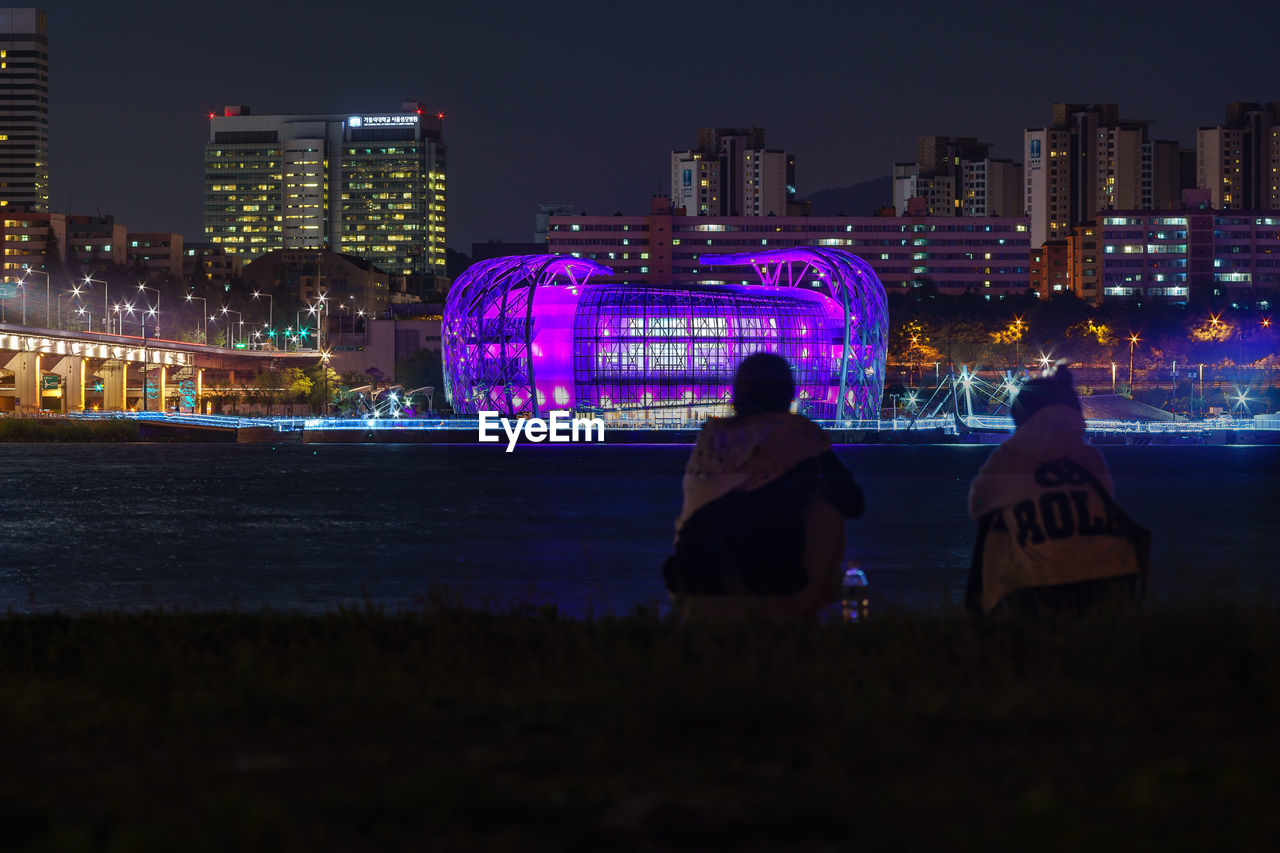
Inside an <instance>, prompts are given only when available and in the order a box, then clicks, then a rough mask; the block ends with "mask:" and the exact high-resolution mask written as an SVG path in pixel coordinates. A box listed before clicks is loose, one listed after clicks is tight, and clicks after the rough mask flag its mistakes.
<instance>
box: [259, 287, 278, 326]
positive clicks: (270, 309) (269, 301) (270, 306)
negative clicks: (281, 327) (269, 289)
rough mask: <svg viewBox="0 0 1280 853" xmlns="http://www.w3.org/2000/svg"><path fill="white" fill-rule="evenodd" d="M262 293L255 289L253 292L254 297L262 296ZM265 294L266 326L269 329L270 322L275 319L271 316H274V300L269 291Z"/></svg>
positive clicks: (273, 321) (272, 322)
mask: <svg viewBox="0 0 1280 853" xmlns="http://www.w3.org/2000/svg"><path fill="white" fill-rule="evenodd" d="M262 295H264V294H261V293H259V292H258V291H256V290H255V291H254V292H253V298H254V299H257V298H258V297H259V296H262ZM265 295H266V297H267V328H268V329H269V328H271V326H272V324H274V323H275V320H274V319H273V318H274V317H275V311H276V307H275V306H276V300H275V298H274V297H273V296H272V295H271V294H270V293H268V294H265Z"/></svg>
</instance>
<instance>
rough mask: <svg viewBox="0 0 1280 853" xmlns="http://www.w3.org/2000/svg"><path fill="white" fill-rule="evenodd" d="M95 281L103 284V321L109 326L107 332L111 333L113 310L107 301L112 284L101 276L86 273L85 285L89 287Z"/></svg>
mask: <svg viewBox="0 0 1280 853" xmlns="http://www.w3.org/2000/svg"><path fill="white" fill-rule="evenodd" d="M95 281H96V282H97V283H98V284H100V285H102V323H103V325H104V326H106V327H107V332H108V333H110V331H111V327H110V321H111V311H110V309H109V308H108V307H107V302H108V294H109V293H110V292H111V288H110V286H109V285H108V284H107V283H106V282H105V281H103V280H102V279H100V278H94V277H93V276H90V275H86V276H85V277H84V286H85V287H88V286H89V285H90V284H91V283H92V282H95ZM90 322H91V323H92V321H90Z"/></svg>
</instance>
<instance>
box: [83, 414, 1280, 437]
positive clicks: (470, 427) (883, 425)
mask: <svg viewBox="0 0 1280 853" xmlns="http://www.w3.org/2000/svg"><path fill="white" fill-rule="evenodd" d="M68 417H71V418H77V419H86V420H110V419H115V418H128V419H130V420H136V421H145V422H148V423H167V424H174V425H178V426H200V427H214V428H219V429H245V428H253V427H267V428H269V429H272V430H275V431H276V432H281V433H288V432H301V431H304V430H306V431H312V430H325V431H330V430H348V431H352V430H356V431H368V430H407V431H443V430H451V431H464V430H465V431H478V430H479V428H480V421H479V419H478V418H316V417H310V418H266V417H238V416H234V415H196V414H175V413H172V412H71V413H69V414H68ZM963 421H964V425H965V426H966V427H968V428H969V429H970V430H983V431H988V432H1010V433H1011V432H1013V418H1010V417H1008V416H997V415H971V416H968V417H965V418H964V419H963ZM815 422H816V423H817V424H819V425H820V426H822V427H823V428H825V429H829V430H845V431H854V432H927V431H934V430H940V431H941V432H943V433H944V434H946V435H955V434H956V432H957V429H956V421H955V418H954V417H953V416H952V415H944V416H942V417H937V418H919V419H916V420H914V421H913V420H911V419H910V418H906V417H898V418H896V419H893V418H881V419H872V418H861V419H858V418H842V419H838V420H836V419H826V420H817V421H815ZM605 425H606V428H607V429H626V430H638V431H651V430H675V431H688V432H696V431H697V430H699V429H701V428H702V423H701V422H697V421H685V420H674V419H673V420H665V421H664V420H644V421H641V420H637V421H622V422H617V421H609V420H606V421H605ZM490 428H491V429H492V428H493V425H492V422H491V424H490ZM1085 430H1086V431H1087V432H1091V433H1144V434H1148V435H1151V434H1158V435H1167V434H1175V435H1176V434H1199V433H1214V432H1240V431H1245V432H1267V431H1272V432H1280V418H1277V417H1269V416H1263V417H1258V418H1250V419H1233V420H1227V419H1225V418H1223V419H1218V420H1207V421H1125V420H1101V419H1095V420H1086V421H1085Z"/></svg>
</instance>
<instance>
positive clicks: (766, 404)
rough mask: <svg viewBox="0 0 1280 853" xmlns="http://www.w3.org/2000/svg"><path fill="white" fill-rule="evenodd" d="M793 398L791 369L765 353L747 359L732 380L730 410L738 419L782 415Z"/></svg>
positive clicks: (776, 357)
mask: <svg viewBox="0 0 1280 853" xmlns="http://www.w3.org/2000/svg"><path fill="white" fill-rule="evenodd" d="M795 396H796V385H795V382H794V380H792V378H791V365H789V364H787V360H786V359H785V358H783V357H782V356H778V355H774V354H773V353H769V352H758V353H756V354H755V355H749V356H747V357H746V358H744V359H743V360H742V363H741V364H739V365H738V372H737V373H736V374H734V377H733V408H734V411H736V412H737V413H738V414H739V415H755V414H759V413H760V412H785V411H787V410H788V409H790V408H791V401H792V400H793V399H795Z"/></svg>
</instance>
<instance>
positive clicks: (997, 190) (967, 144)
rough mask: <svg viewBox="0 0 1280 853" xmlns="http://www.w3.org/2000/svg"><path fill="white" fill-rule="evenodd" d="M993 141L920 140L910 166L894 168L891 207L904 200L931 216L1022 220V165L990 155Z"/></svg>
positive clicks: (900, 208) (902, 205) (903, 207)
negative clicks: (1017, 217) (993, 217)
mask: <svg viewBox="0 0 1280 853" xmlns="http://www.w3.org/2000/svg"><path fill="white" fill-rule="evenodd" d="M990 150H991V143H989V142H979V141H978V140H977V139H975V138H973V137H967V136H921V137H919V139H917V141H916V161H915V162H914V163H894V164H893V207H894V210H895V211H896V212H897V214H898V215H899V216H906V215H907V202H908V201H909V200H911V199H913V198H916V199H922V201H920V202H917V206H918V207H919V208H920V209H922V210H923V211H924V212H925V213H926V214H927V215H929V216H1020V215H1021V214H1022V198H1021V196H1022V166H1021V165H1019V164H1017V163H1014V162H1013V161H1011V160H997V159H993V158H991V156H990V153H989V152H990Z"/></svg>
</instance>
